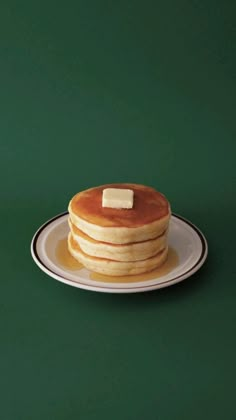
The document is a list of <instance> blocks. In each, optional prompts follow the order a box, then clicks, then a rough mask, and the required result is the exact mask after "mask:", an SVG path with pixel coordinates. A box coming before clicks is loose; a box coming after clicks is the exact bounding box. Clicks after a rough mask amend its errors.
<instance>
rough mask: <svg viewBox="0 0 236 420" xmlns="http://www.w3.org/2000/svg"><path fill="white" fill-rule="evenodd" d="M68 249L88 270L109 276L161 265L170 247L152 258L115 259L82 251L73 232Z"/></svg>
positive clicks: (142, 271) (144, 270)
mask: <svg viewBox="0 0 236 420" xmlns="http://www.w3.org/2000/svg"><path fill="white" fill-rule="evenodd" d="M68 249H69V252H70V253H71V255H72V256H73V257H74V258H75V259H76V260H78V261H79V262H80V263H81V264H83V265H84V266H85V267H86V268H87V269H88V270H90V271H95V272H96V273H100V274H105V275H107V276H128V275H135V274H143V273H146V272H148V271H152V270H154V269H155V268H158V267H160V266H161V265H162V264H163V263H164V262H165V260H166V259H167V255H168V247H166V248H164V249H163V250H162V251H161V252H159V253H158V254H156V255H154V256H152V257H151V258H147V259H145V260H139V261H114V260H109V259H106V258H98V257H92V256H90V255H88V254H86V253H85V252H83V251H82V249H81V248H80V247H79V245H78V243H77V242H76V241H75V240H74V239H73V237H72V235H71V233H69V236H68Z"/></svg>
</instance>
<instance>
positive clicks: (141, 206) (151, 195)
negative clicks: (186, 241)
mask: <svg viewBox="0 0 236 420" xmlns="http://www.w3.org/2000/svg"><path fill="white" fill-rule="evenodd" d="M105 188H124V189H131V190H133V191H134V205H133V208H132V209H113V208H107V207H102V193H103V190H104V189H105ZM69 212H70V213H71V214H73V215H74V216H77V217H79V218H80V219H83V220H84V221H87V222H89V223H91V224H94V225H98V226H101V227H116V228H117V227H118V228H120V227H127V228H136V227H140V226H143V225H147V224H150V223H153V222H155V221H158V220H161V219H163V218H164V219H165V218H169V216H170V205H169V202H168V200H167V199H166V198H165V197H164V195H162V194H161V193H160V192H158V191H156V190H155V189H154V188H151V187H147V186H145V185H139V184H106V185H101V186H99V187H94V188H90V189H88V190H85V191H82V192H79V193H78V194H76V195H75V196H74V197H73V198H72V200H71V201H70V204H69Z"/></svg>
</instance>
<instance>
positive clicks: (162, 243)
mask: <svg viewBox="0 0 236 420" xmlns="http://www.w3.org/2000/svg"><path fill="white" fill-rule="evenodd" d="M68 222H69V226H70V231H71V235H72V237H73V240H74V242H76V243H77V244H78V245H79V246H80V248H81V250H82V251H83V252H84V253H86V254H88V255H91V256H93V257H100V258H107V259H111V260H115V261H139V260H144V259H146V258H150V257H152V256H154V255H156V254H157V253H158V252H160V251H162V250H163V249H164V248H165V247H166V246H167V230H166V231H165V232H164V233H163V234H162V235H161V236H158V237H157V238H154V239H150V240H147V241H142V242H133V243H129V244H111V243H108V242H101V241H97V240H95V239H93V238H91V237H90V236H88V235H86V234H85V233H84V232H82V231H81V230H80V229H78V228H77V227H76V226H75V225H74V224H73V223H72V222H71V220H70V219H69V221H68Z"/></svg>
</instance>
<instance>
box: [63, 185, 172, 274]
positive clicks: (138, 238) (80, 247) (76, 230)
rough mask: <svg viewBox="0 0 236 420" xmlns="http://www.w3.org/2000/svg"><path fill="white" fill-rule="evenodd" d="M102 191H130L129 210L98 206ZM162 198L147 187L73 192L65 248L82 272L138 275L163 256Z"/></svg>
mask: <svg viewBox="0 0 236 420" xmlns="http://www.w3.org/2000/svg"><path fill="white" fill-rule="evenodd" d="M106 188H119V189H122V188H124V189H131V190H133V192H134V203H133V208H131V209H116V208H108V207H102V194H103V190H104V189H106ZM170 214H171V212H170V205H169V202H168V201H167V199H166V198H165V197H164V196H163V195H162V194H161V193H159V192H158V191H156V190H155V189H153V188H151V187H147V186H144V185H138V184H107V185H102V186H99V187H95V188H90V189H88V190H85V191H82V192H80V193H78V194H76V195H75V196H74V197H73V198H72V200H71V201H70V203H69V226H70V233H69V236H68V249H69V252H70V253H71V255H72V256H73V257H74V258H76V259H77V260H78V261H79V262H81V263H82V264H83V265H84V266H85V267H86V268H88V269H89V270H91V271H95V272H97V273H101V274H105V275H110V276H126V275H134V274H141V273H145V272H148V271H151V270H154V269H155V268H157V267H159V266H160V265H161V264H163V263H164V261H165V260H166V258H167V253H168V245H167V234H168V226H169V220H170Z"/></svg>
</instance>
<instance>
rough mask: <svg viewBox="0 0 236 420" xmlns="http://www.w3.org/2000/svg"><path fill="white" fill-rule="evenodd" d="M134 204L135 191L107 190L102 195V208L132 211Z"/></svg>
mask: <svg viewBox="0 0 236 420" xmlns="http://www.w3.org/2000/svg"><path fill="white" fill-rule="evenodd" d="M133 204H134V192H133V190H128V189H122V188H105V190H103V193H102V207H110V208H113V209H132V207H133Z"/></svg>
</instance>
